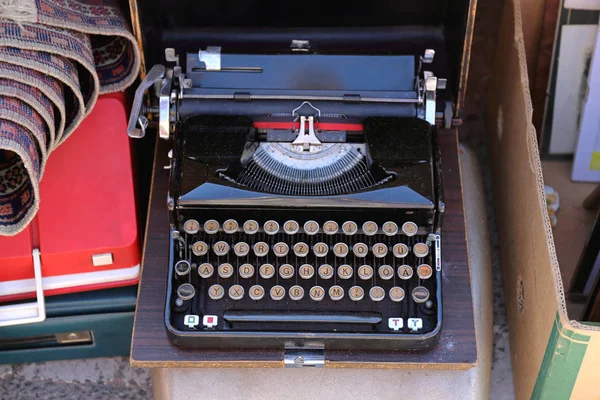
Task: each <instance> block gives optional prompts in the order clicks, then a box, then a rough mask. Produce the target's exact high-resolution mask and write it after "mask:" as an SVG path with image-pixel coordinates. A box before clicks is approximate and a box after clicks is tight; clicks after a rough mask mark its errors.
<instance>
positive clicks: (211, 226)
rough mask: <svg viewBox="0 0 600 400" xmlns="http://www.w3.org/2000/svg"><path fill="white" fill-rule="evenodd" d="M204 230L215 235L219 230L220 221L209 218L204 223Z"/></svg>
mask: <svg viewBox="0 0 600 400" xmlns="http://www.w3.org/2000/svg"><path fill="white" fill-rule="evenodd" d="M204 232H206V233H208V234H209V235H213V234H215V233H217V232H219V223H218V222H217V221H215V220H214V219H209V220H208V221H206V222H205V223H204Z"/></svg>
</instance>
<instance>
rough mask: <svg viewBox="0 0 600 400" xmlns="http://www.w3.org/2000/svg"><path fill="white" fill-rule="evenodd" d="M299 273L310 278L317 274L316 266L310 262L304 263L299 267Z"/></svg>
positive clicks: (303, 277) (301, 276)
mask: <svg viewBox="0 0 600 400" xmlns="http://www.w3.org/2000/svg"><path fill="white" fill-rule="evenodd" d="M298 275H300V278H302V279H310V278H312V277H313V276H314V275H315V267H313V266H312V265H310V264H304V265H302V266H301V267H300V269H298Z"/></svg>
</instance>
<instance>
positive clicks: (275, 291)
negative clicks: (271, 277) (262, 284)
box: [269, 285, 285, 300]
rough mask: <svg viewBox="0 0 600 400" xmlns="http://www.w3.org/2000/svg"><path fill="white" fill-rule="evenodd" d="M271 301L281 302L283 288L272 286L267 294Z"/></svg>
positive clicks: (283, 292)
mask: <svg viewBox="0 0 600 400" xmlns="http://www.w3.org/2000/svg"><path fill="white" fill-rule="evenodd" d="M269 293H270V294H271V298H272V299H273V300H281V299H283V298H284V297H285V288H284V287H283V286H279V285H276V286H273V287H272V288H271V290H270V292H269Z"/></svg>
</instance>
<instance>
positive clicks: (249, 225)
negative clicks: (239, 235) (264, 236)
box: [244, 219, 258, 235]
mask: <svg viewBox="0 0 600 400" xmlns="http://www.w3.org/2000/svg"><path fill="white" fill-rule="evenodd" d="M256 232H258V222H256V221H255V220H253V219H249V220H248V221H246V222H244V233H246V235H254V234H255V233H256Z"/></svg>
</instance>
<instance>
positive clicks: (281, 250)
mask: <svg viewBox="0 0 600 400" xmlns="http://www.w3.org/2000/svg"><path fill="white" fill-rule="evenodd" d="M289 251H290V247H289V246H288V245H287V243H284V242H278V243H275V245H274V246H273V253H275V255H276V256H277V257H285V256H287V255H288V252H289Z"/></svg>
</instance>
